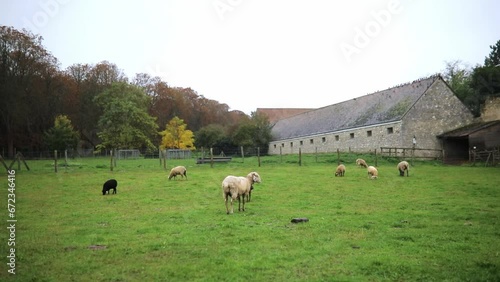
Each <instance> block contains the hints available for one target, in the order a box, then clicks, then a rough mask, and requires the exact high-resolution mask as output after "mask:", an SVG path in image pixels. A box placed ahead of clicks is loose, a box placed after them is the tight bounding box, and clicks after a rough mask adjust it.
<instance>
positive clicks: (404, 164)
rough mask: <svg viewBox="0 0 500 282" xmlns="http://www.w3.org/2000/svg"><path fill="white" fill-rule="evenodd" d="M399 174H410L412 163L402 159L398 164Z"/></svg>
mask: <svg viewBox="0 0 500 282" xmlns="http://www.w3.org/2000/svg"><path fill="white" fill-rule="evenodd" d="M398 170H399V176H405V170H406V176H407V177H408V176H410V164H409V163H408V162H407V161H402V162H400V163H399V164H398Z"/></svg>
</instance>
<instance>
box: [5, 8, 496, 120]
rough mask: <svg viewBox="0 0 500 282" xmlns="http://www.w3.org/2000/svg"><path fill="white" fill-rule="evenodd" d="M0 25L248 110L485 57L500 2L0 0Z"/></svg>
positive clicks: (67, 52)
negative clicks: (38, 36)
mask: <svg viewBox="0 0 500 282" xmlns="http://www.w3.org/2000/svg"><path fill="white" fill-rule="evenodd" d="M0 25H7V26H14V27H15V28H18V29H22V28H26V29H28V30H31V31H32V32H33V33H35V34H39V35H41V36H43V38H44V41H43V44H44V46H45V47H46V49H47V50H49V51H50V52H52V54H53V55H54V56H55V57H56V58H58V59H59V61H60V63H61V69H65V68H66V67H67V66H69V65H72V64H76V63H87V64H95V63H98V62H100V61H103V60H107V61H109V62H111V63H114V64H116V65H117V66H118V68H120V69H122V70H123V71H124V72H125V74H126V75H127V76H128V77H129V78H130V79H131V78H133V77H134V76H135V74H136V73H140V72H146V73H149V74H150V75H152V76H160V77H161V78H162V79H163V80H164V81H166V82H167V83H168V84H169V85H170V86H179V87H191V88H192V89H194V90H195V91H196V92H197V93H198V94H199V95H203V96H204V97H206V98H208V99H213V100H217V101H218V102H220V103H225V104H227V105H229V107H230V108H231V109H233V110H241V111H244V112H245V113H247V114H250V113H251V112H252V111H255V110H256V109H257V108H318V107H324V106H327V105H331V104H334V103H338V102H341V101H345V100H347V99H350V98H354V97H359V96H362V95H365V94H368V93H373V92H375V91H378V90H383V89H387V88H390V87H392V86H395V85H398V84H402V83H406V82H411V81H413V80H416V79H418V78H422V77H426V76H429V75H432V74H435V73H438V72H440V71H442V70H443V69H444V67H445V61H453V60H461V61H463V62H464V63H466V64H469V65H470V66H474V65H476V64H483V63H484V58H485V56H487V55H488V54H489V53H490V48H489V46H490V45H493V44H495V43H496V42H497V41H498V40H500V1H496V0H477V1H474V0H458V1H457V0H455V1H453V0H439V1H436V0H435V1H432V0H399V1H397V0H377V1H362V0H360V1H348V0H338V1H334V0H309V1H306V0H166V1H161V0H158V1H156V0H146V1H123V0H122V1H118V0H113V1H106V0H103V1H98V0H19V1H16V0H0Z"/></svg>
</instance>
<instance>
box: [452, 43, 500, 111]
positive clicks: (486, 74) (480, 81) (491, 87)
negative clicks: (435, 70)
mask: <svg viewBox="0 0 500 282" xmlns="http://www.w3.org/2000/svg"><path fill="white" fill-rule="evenodd" d="M490 50H491V51H490V54H489V55H488V56H487V57H485V59H484V64H483V65H476V66H474V67H470V66H467V65H466V64H464V63H463V62H462V61H460V60H455V61H451V62H446V68H445V70H444V71H443V78H444V79H445V80H446V82H447V83H448V85H449V86H450V87H451V89H453V91H454V92H455V94H456V95H457V97H458V98H459V99H460V100H461V101H462V102H463V103H464V104H465V105H466V106H467V107H468V108H469V109H470V110H471V111H472V113H473V114H474V116H476V117H479V116H480V115H481V109H482V106H483V105H484V103H485V101H486V99H488V97H498V96H500V40H498V41H497V42H496V43H495V44H494V45H491V46H490Z"/></svg>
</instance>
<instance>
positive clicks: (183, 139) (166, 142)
mask: <svg viewBox="0 0 500 282" xmlns="http://www.w3.org/2000/svg"><path fill="white" fill-rule="evenodd" d="M160 135H161V136H162V139H161V145H160V148H162V149H166V148H167V149H189V150H195V149H196V147H195V146H194V134H193V132H192V131H191V130H188V129H187V124H185V123H184V120H183V119H180V118H178V117H177V116H176V117H174V118H172V119H171V120H170V121H169V122H168V124H167V125H166V128H165V130H164V131H162V132H160Z"/></svg>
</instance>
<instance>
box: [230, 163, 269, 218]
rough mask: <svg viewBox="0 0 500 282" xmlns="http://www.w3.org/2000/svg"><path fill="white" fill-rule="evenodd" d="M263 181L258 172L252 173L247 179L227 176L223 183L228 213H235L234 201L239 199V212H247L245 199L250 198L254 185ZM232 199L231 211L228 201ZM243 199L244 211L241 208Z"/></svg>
mask: <svg viewBox="0 0 500 282" xmlns="http://www.w3.org/2000/svg"><path fill="white" fill-rule="evenodd" d="M261 181H262V180H261V178H260V175H259V174H258V173H257V172H250V173H249V174H248V175H247V176H246V177H243V176H232V175H229V176H226V178H224V180H223V181H222V197H223V198H224V203H225V205H226V213H227V214H230V213H233V201H234V200H236V199H238V211H241V210H243V211H245V198H248V197H249V194H250V191H251V189H252V185H253V184H254V183H260V182H261ZM229 197H231V210H229V208H228V206H227V200H228V198H229ZM241 199H243V209H242V208H241Z"/></svg>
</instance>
